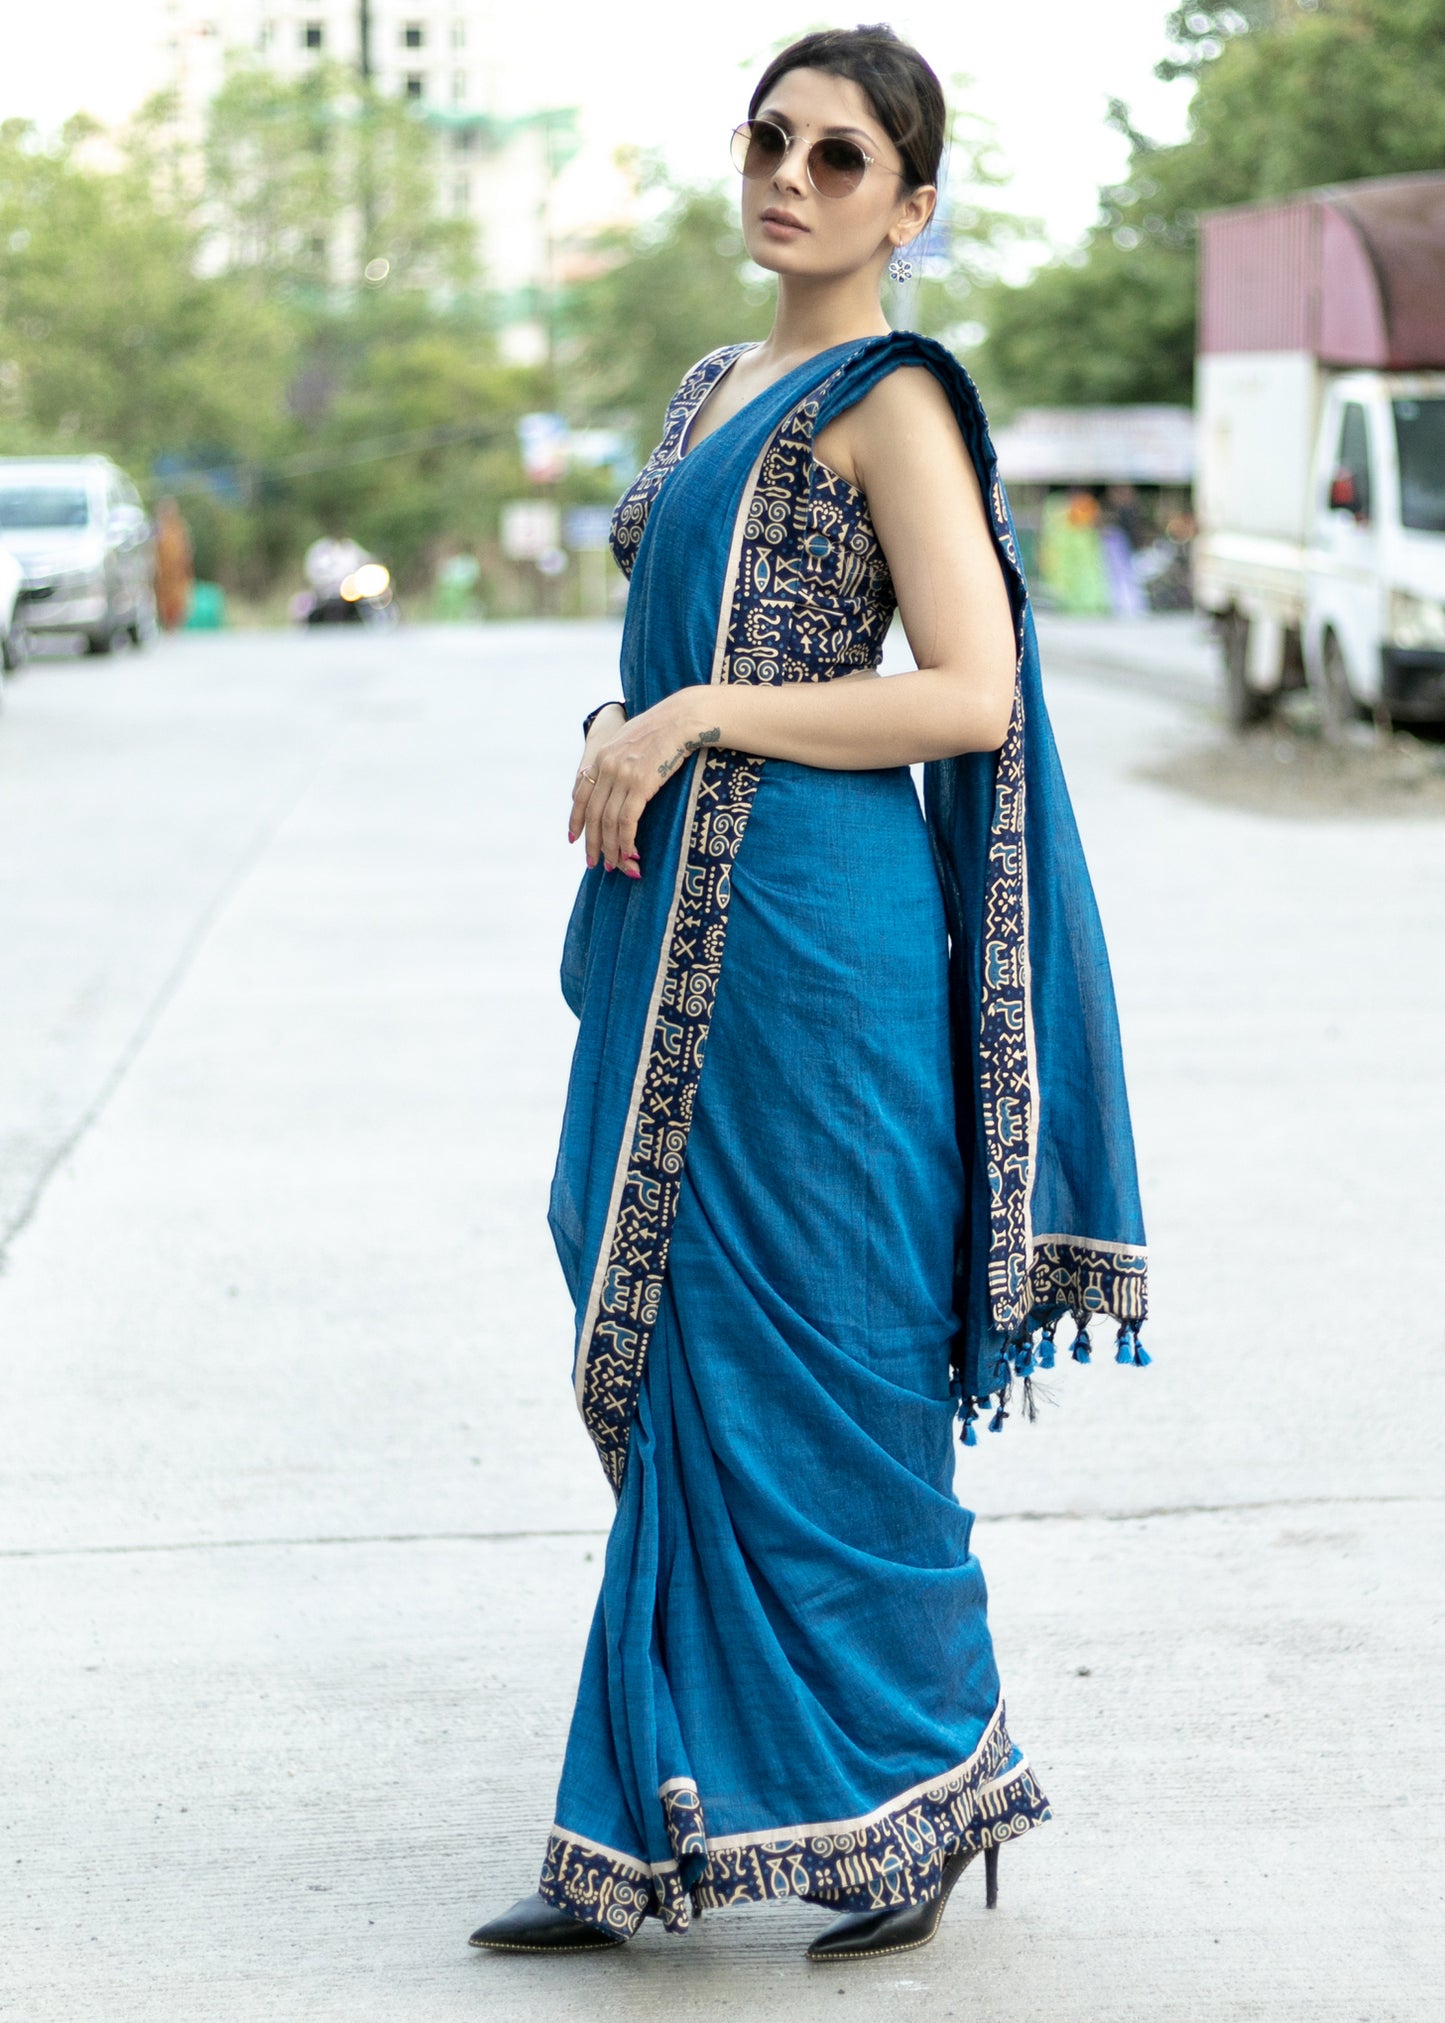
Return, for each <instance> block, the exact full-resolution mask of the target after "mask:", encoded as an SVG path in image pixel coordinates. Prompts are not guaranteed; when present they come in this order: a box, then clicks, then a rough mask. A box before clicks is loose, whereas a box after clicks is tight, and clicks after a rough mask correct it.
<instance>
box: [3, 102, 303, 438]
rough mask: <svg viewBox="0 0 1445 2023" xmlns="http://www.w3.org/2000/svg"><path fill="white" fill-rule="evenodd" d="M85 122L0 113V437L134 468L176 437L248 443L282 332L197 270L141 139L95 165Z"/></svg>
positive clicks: (195, 249)
mask: <svg viewBox="0 0 1445 2023" xmlns="http://www.w3.org/2000/svg"><path fill="white" fill-rule="evenodd" d="M95 137H96V130H95V128H94V127H93V126H92V125H91V123H90V122H88V121H80V120H77V121H72V122H71V124H70V125H69V126H68V127H67V128H66V129H65V131H64V133H63V134H62V135H61V137H60V139H59V141H58V142H56V143H55V144H54V145H53V146H48V145H44V144H42V143H41V141H40V140H39V138H38V136H37V135H36V133H35V131H34V129H33V128H32V127H30V126H29V125H28V124H27V123H25V122H23V121H20V120H10V121H7V122H6V123H5V124H4V125H3V126H0V448H3V449H4V450H5V451H6V452H9V453H12V454H13V453H16V452H21V451H24V452H38V451H63V452H73V451H77V450H82V449H84V450H105V451H108V452H110V453H111V454H113V455H114V456H116V457H117V458H119V459H120V460H121V461H122V462H125V463H127V464H132V465H135V466H137V467H138V469H139V470H140V472H141V474H142V475H143V474H144V472H145V470H146V469H148V467H149V464H150V461H151V458H152V457H153V456H154V455H155V453H156V452H157V451H159V450H161V449H164V448H165V447H167V446H168V445H169V444H171V443H173V442H174V440H175V429H176V423H177V418H178V417H184V425H185V429H186V432H187V435H188V437H189V438H190V439H191V440H193V441H195V442H199V443H206V444H212V445H217V446H222V447H224V446H229V445H232V444H238V443H240V442H242V441H249V442H251V443H253V444H255V445H256V446H258V447H260V446H262V445H264V444H266V442H267V441H268V439H274V438H275V437H276V435H277V428H276V423H275V418H274V415H273V410H274V407H275V394H276V389H277V387H278V386H279V385H284V383H285V380H286V376H287V374H288V372H289V370H290V366H291V362H292V359H293V356H294V349H295V344H294V333H293V332H292V331H291V329H290V328H289V327H288V325H287V322H286V319H285V318H284V317H283V316H282V315H280V314H279V313H278V311H277V310H276V308H275V307H274V305H272V304H270V303H268V302H266V301H265V300H258V299H257V298H256V297H255V296H254V295H253V294H252V293H251V292H250V291H249V290H248V289H247V288H246V287H245V286H244V285H243V284H242V282H241V281H240V280H239V279H238V278H237V277H234V276H230V275H221V276H211V277H203V276H202V275H200V274H199V273H198V272H197V263H198V256H199V250H200V239H199V233H198V230H197V228H196V226H195V224H194V222H193V221H192V220H191V219H190V218H189V217H188V216H187V215H186V214H185V213H184V212H180V213H178V212H176V211H174V210H173V209H171V208H170V207H169V206H168V205H167V204H166V203H165V202H164V201H162V200H161V199H159V198H158V196H157V193H156V190H155V187H154V184H153V180H152V176H151V163H150V160H149V158H148V156H147V155H146V153H145V151H144V150H143V149H141V150H138V151H137V152H134V153H131V154H128V155H126V156H124V157H123V158H122V160H121V162H120V165H119V166H118V167H117V168H115V169H114V170H112V171H108V172H104V173H102V172H101V171H99V170H97V169H96V168H94V167H91V166H89V165H87V162H86V159H85V156H86V150H87V148H88V146H89V145H90V144H91V143H92V142H93V141H94V139H95Z"/></svg>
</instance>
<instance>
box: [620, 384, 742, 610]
mask: <svg viewBox="0 0 1445 2023" xmlns="http://www.w3.org/2000/svg"><path fill="white" fill-rule="evenodd" d="M747 348H748V347H747V346H746V345H745V344H725V345H724V346H723V348H722V350H721V351H712V352H709V353H708V355H707V357H706V358H700V359H699V360H698V362H697V364H696V365H695V366H693V368H692V370H691V371H690V372H689V373H688V375H687V377H686V379H684V380H683V382H682V385H681V386H680V387H679V388H678V389H677V392H676V393H675V394H674V395H673V396H672V399H671V400H670V401H669V402H668V404H667V413H666V414H665V415H664V416H663V418H662V440H661V441H660V442H659V443H658V445H657V448H656V449H655V450H654V451H653V452H652V455H651V456H650V457H649V458H648V459H647V462H646V463H645V464H644V465H643V466H642V469H641V470H640V471H639V472H638V473H637V476H636V477H635V478H634V479H633V480H632V483H631V484H630V485H629V486H628V488H627V490H626V491H625V492H624V493H623V494H622V497H621V498H620V499H619V500H618V502H617V506H616V509H615V510H614V512H613V515H612V527H611V531H610V535H609V538H610V541H611V544H612V558H613V560H614V561H615V562H616V564H617V566H618V568H619V569H620V570H621V571H622V573H623V575H624V576H631V574H632V565H633V563H634V562H635V561H636V560H637V550H638V548H639V547H640V546H641V545H642V536H643V534H644V533H645V532H646V529H647V516H648V514H649V513H650V512H651V511H652V502H653V500H654V499H655V498H656V497H657V495H658V493H659V492H660V491H661V490H662V485H663V480H664V479H665V478H666V476H667V474H668V472H669V471H670V470H671V469H672V467H673V465H674V464H675V463H676V462H677V460H678V451H679V450H680V449H681V448H682V442H683V438H684V436H685V435H686V434H687V426H688V423H689V422H690V421H691V420H692V418H693V416H694V415H695V414H696V413H697V411H698V409H699V408H700V407H701V406H702V404H703V402H704V401H705V400H706V399H707V397H708V395H709V394H710V393H711V392H712V390H713V388H714V387H715V386H716V385H717V383H718V381H719V380H720V379H721V378H722V376H723V374H724V373H725V372H726V371H727V369H728V367H729V366H730V365H731V364H732V362H733V360H734V359H735V358H736V357H737V355H738V353H739V352H740V351H746V350H747Z"/></svg>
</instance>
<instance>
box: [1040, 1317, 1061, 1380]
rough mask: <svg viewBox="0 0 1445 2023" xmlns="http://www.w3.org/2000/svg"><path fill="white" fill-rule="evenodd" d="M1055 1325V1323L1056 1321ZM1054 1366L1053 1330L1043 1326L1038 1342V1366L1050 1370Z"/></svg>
mask: <svg viewBox="0 0 1445 2023" xmlns="http://www.w3.org/2000/svg"><path fill="white" fill-rule="evenodd" d="M1056 1325H1057V1323H1056ZM1053 1367H1054V1330H1053V1328H1045V1329H1044V1332H1043V1339H1042V1340H1041V1341H1040V1343H1039V1368H1040V1369H1041V1370H1051V1369H1052V1368H1053Z"/></svg>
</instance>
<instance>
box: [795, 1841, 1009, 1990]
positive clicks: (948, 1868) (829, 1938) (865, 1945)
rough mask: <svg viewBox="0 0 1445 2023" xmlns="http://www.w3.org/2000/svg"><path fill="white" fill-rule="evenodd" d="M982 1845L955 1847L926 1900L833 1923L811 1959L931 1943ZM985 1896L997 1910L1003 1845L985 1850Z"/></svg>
mask: <svg viewBox="0 0 1445 2023" xmlns="http://www.w3.org/2000/svg"><path fill="white" fill-rule="evenodd" d="M977 1857H978V1849H977V1848H964V1847H960V1848H955V1849H954V1851H953V1853H952V1854H951V1855H950V1856H949V1857H948V1860H947V1861H946V1862H945V1863H944V1864H943V1874H942V1876H941V1877H940V1878H939V1886H938V1890H937V1893H936V1894H935V1895H934V1896H931V1897H928V1898H927V1899H926V1900H925V1901H924V1902H923V1903H921V1904H903V1905H900V1906H899V1908H898V1909H897V1910H891V1911H848V1912H845V1914H844V1915H843V1916H842V1917H841V1918H839V1919H838V1920H837V1922H836V1923H835V1924H831V1925H829V1927H828V1929H827V1931H826V1932H824V1933H823V1934H822V1935H821V1937H819V1938H816V1939H814V1941H813V1943H812V1945H811V1946H809V1948H808V1953H807V1957H808V1958H809V1959H810V1960H827V1961H838V1962H842V1961H844V1960H876V1959H877V1958H878V1956H879V1954H880V1953H911V1952H913V1951H914V1949H915V1948H916V1947H918V1946H926V1945H927V1944H928V1942H929V1940H930V1939H932V1938H933V1937H934V1936H935V1935H936V1934H937V1931H938V1927H939V1925H940V1924H941V1923H942V1922H943V1913H944V1908H945V1906H946V1905H947V1903H948V1899H949V1897H950V1895H951V1894H952V1891H953V1886H954V1884H955V1883H956V1882H957V1881H958V1879H959V1877H960V1876H961V1875H962V1874H963V1872H964V1870H965V1869H966V1868H967V1867H968V1865H969V1863H970V1862H971V1861H974V1860H976V1859H977ZM983 1878H984V1901H985V1902H986V1904H987V1905H988V1908H989V1909H990V1910H992V1909H993V1908H994V1906H995V1905H996V1904H997V1902H998V1849H997V1848H996V1847H994V1846H992V1845H990V1846H988V1847H986V1848H985V1849H984V1850H983Z"/></svg>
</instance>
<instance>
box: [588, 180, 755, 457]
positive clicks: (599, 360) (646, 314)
mask: <svg viewBox="0 0 1445 2023" xmlns="http://www.w3.org/2000/svg"><path fill="white" fill-rule="evenodd" d="M646 180H647V181H648V182H649V183H650V184H651V187H652V189H653V190H654V192H655V193H656V194H657V195H658V196H660V197H661V198H663V200H664V201H663V204H662V207H661V209H660V210H659V211H658V213H657V215H656V217H655V218H654V219H653V220H652V221H650V222H649V223H647V224H645V225H643V226H641V227H639V228H638V229H636V230H635V231H632V232H613V233H608V234H605V235H602V236H600V237H599V238H598V239H596V240H595V241H594V242H593V244H592V247H591V248H590V254H591V258H592V261H593V262H594V263H595V271H594V273H593V274H592V275H591V276H590V277H589V278H587V279H586V280H583V281H581V282H579V283H577V284H576V285H574V287H573V288H572V290H571V291H570V294H569V296H568V299H567V301H566V303H565V304H564V306H563V311H562V318H561V326H562V353H561V361H560V363H561V366H562V370H563V372H564V373H565V375H566V378H567V380H568V382H569V384H570V385H571V387H572V388H573V390H574V398H575V400H576V401H577V403H578V405H579V406H580V407H581V408H583V409H584V410H585V411H586V412H587V413H589V414H590V415H593V416H595V417H596V418H598V419H603V418H607V419H613V418H616V419H622V420H625V421H626V422H627V423H628V424H629V425H630V426H632V427H634V428H635V429H636V431H637V434H638V438H639V446H640V447H641V446H642V445H641V439H642V438H643V437H646V438H647V444H648V445H649V446H650V444H651V443H652V442H653V441H655V440H656V437H657V434H658V432H659V429H660V427H661V422H662V415H663V410H664V409H665V408H666V406H667V403H668V401H669V400H670V399H671V398H672V395H673V394H674V392H675V391H676V389H677V384H678V381H679V380H680V379H681V378H682V376H683V374H684V373H685V372H686V371H687V369H688V367H689V366H690V365H691V364H693V363H694V361H695V360H696V359H699V358H702V357H704V356H705V355H706V354H707V353H708V352H709V351H715V350H716V349H717V347H718V346H719V345H720V344H731V343H734V342H736V341H739V340H746V339H750V338H756V337H762V336H764V335H765V334H766V332H767V329H768V325H769V323H770V322H771V320H772V283H771V281H770V280H764V279H762V278H761V277H756V275H755V270H750V269H749V267H748V262H747V255H746V253H745V251H744V248H743V238H742V233H741V231H740V230H739V228H738V221H737V201H736V196H735V193H734V192H733V191H731V190H727V191H724V190H720V189H706V188H703V189H698V188H686V189H668V187H667V185H666V184H665V183H663V182H662V180H661V178H660V176H659V175H658V173H657V172H656V171H655V170H652V171H650V172H649V173H648V174H647V176H646Z"/></svg>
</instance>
